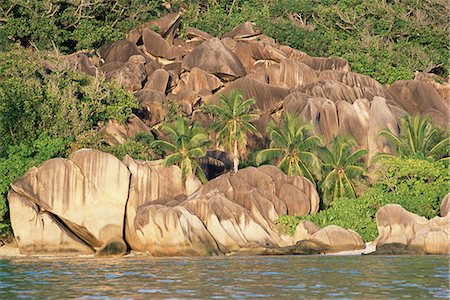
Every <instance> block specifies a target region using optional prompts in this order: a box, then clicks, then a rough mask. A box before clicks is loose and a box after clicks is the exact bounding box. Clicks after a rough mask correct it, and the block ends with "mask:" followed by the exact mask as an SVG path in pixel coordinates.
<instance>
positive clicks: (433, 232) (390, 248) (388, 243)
mask: <svg viewBox="0 0 450 300" xmlns="http://www.w3.org/2000/svg"><path fill="white" fill-rule="evenodd" d="M376 218H377V227H378V238H377V239H376V243H377V252H379V253H380V254H383V253H385V254H407V253H413V254H447V255H448V254H450V246H449V245H450V216H449V215H446V216H445V217H434V218H433V219H430V220H427V219H426V218H424V217H420V216H418V215H416V214H413V213H411V212H408V211H407V210H405V209H404V208H402V207H401V206H400V205H397V204H388V205H385V206H383V207H382V208H380V209H379V210H378V212H377V215H376Z"/></svg>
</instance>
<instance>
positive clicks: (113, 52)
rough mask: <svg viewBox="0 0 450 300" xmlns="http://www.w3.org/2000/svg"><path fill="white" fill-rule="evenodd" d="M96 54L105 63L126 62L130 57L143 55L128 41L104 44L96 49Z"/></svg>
mask: <svg viewBox="0 0 450 300" xmlns="http://www.w3.org/2000/svg"><path fill="white" fill-rule="evenodd" d="M98 53H99V54H100V56H101V57H102V58H103V60H104V61H105V64H107V63H110V62H123V63H125V62H127V61H128V59H129V58H130V56H133V55H142V56H144V54H143V53H142V52H141V50H139V48H138V47H137V46H136V44H134V43H133V42H130V41H128V40H120V41H117V42H114V43H111V44H106V45H103V46H101V47H100V48H99V49H98Z"/></svg>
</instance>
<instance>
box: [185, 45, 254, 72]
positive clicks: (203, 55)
mask: <svg viewBox="0 0 450 300" xmlns="http://www.w3.org/2000/svg"><path fill="white" fill-rule="evenodd" d="M182 67H183V68H184V69H186V70H188V71H190V70H192V69H193V68H194V67H197V68H200V69H202V70H204V71H206V72H208V73H212V74H214V75H217V76H218V77H220V78H221V79H223V80H233V79H235V78H238V77H241V76H244V75H245V73H246V72H245V69H244V67H243V66H242V63H241V62H240V61H239V59H238V58H237V57H236V55H235V54H234V53H233V52H232V51H231V50H229V49H228V48H227V47H225V45H224V44H223V43H222V42H221V41H220V40H219V39H218V38H212V39H209V40H207V41H205V42H203V43H202V44H201V45H200V46H198V47H197V48H195V49H194V50H193V51H192V52H190V53H188V54H186V56H185V57H184V58H183V61H182Z"/></svg>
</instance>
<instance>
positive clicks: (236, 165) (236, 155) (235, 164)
mask: <svg viewBox="0 0 450 300" xmlns="http://www.w3.org/2000/svg"><path fill="white" fill-rule="evenodd" d="M233 167H234V173H236V172H237V171H238V169H239V153H238V141H237V140H235V141H234V147H233Z"/></svg>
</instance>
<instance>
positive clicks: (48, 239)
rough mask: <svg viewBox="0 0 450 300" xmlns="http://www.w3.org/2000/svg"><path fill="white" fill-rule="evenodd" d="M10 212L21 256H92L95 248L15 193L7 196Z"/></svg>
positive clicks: (47, 213)
mask: <svg viewBox="0 0 450 300" xmlns="http://www.w3.org/2000/svg"><path fill="white" fill-rule="evenodd" d="M8 203H9V213H10V217H11V226H12V228H13V230H14V236H15V239H16V241H17V245H18V246H19V250H20V253H21V254H52V255H75V254H92V253H94V249H93V248H92V247H90V246H89V245H87V244H86V243H85V242H84V241H83V240H81V239H80V238H79V237H78V236H76V235H75V234H74V233H72V232H71V231H70V230H68V229H67V227H66V226H65V225H64V224H63V223H62V222H61V220H59V219H58V218H56V217H55V216H54V215H53V214H51V213H49V212H47V211H45V210H43V209H41V208H40V207H39V206H37V205H36V204H35V203H33V202H32V201H30V200H29V199H28V198H27V197H24V196H22V195H20V194H18V193H16V192H14V191H11V192H10V193H9V194H8Z"/></svg>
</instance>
